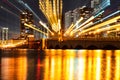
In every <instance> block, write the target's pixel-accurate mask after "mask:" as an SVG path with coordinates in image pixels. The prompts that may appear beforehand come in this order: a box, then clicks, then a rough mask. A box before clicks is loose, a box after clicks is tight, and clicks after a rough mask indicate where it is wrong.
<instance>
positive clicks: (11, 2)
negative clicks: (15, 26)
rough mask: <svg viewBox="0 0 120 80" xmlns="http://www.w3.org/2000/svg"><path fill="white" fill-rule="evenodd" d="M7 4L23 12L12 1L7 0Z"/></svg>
mask: <svg viewBox="0 0 120 80" xmlns="http://www.w3.org/2000/svg"><path fill="white" fill-rule="evenodd" d="M7 1H8V3H9V4H11V5H12V6H14V7H15V8H16V9H17V10H19V11H20V12H23V11H22V10H21V9H19V8H18V7H16V6H15V5H14V4H13V3H12V2H10V1H9V0H7Z"/></svg>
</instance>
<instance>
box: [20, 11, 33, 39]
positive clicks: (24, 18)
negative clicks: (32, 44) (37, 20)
mask: <svg viewBox="0 0 120 80" xmlns="http://www.w3.org/2000/svg"><path fill="white" fill-rule="evenodd" d="M25 23H26V24H28V25H33V14H32V12H30V11H28V10H25V11H23V12H22V13H21V15H20V29H21V32H20V35H21V36H20V37H21V38H26V37H27V36H28V35H33V29H31V28H29V27H27V26H25V25H24V24H25Z"/></svg>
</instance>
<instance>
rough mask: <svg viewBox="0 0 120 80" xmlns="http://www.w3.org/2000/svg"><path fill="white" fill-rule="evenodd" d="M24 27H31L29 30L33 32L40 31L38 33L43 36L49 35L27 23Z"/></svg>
mask: <svg viewBox="0 0 120 80" xmlns="http://www.w3.org/2000/svg"><path fill="white" fill-rule="evenodd" d="M24 25H25V26H27V27H29V28H32V29H33V30H36V31H38V32H40V33H42V34H44V35H46V36H48V34H47V33H45V32H43V31H41V30H39V29H37V28H35V27H34V26H31V25H29V24H26V23H24Z"/></svg>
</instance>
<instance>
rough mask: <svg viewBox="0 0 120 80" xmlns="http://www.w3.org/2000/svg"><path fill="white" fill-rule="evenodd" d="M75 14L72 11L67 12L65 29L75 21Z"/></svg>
mask: <svg viewBox="0 0 120 80" xmlns="http://www.w3.org/2000/svg"><path fill="white" fill-rule="evenodd" d="M72 17H73V15H72V11H68V12H66V13H65V30H67V28H68V27H69V26H70V25H71V24H72V22H73V18H72Z"/></svg>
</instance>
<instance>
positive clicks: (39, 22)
mask: <svg viewBox="0 0 120 80" xmlns="http://www.w3.org/2000/svg"><path fill="white" fill-rule="evenodd" d="M39 23H40V24H41V25H42V26H43V27H44V28H45V29H47V30H48V31H49V32H50V33H51V34H52V33H53V32H52V31H51V30H50V29H49V28H48V27H47V26H46V25H45V24H44V23H43V22H42V21H39Z"/></svg>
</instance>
